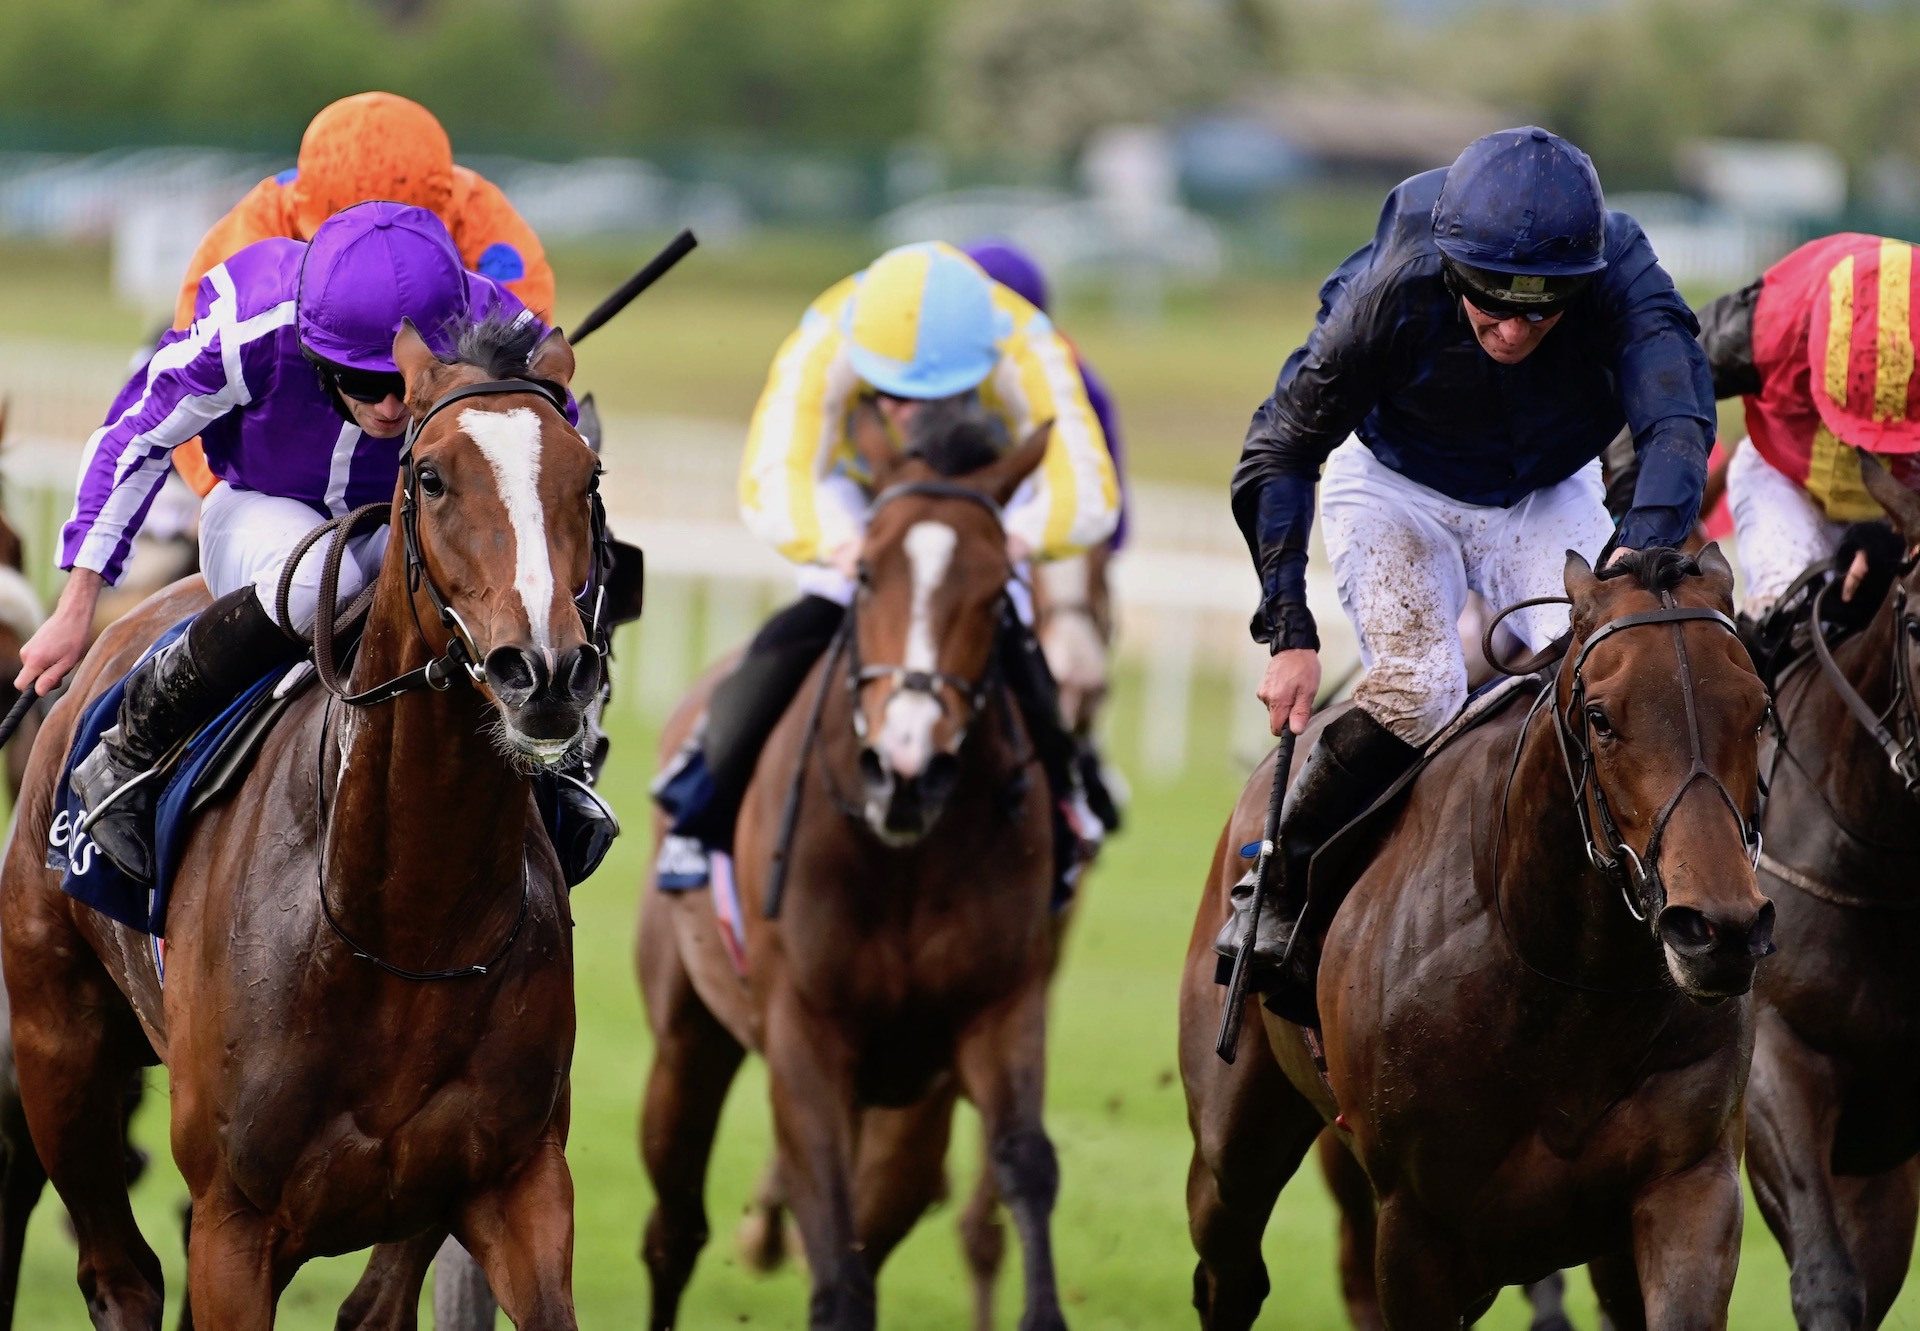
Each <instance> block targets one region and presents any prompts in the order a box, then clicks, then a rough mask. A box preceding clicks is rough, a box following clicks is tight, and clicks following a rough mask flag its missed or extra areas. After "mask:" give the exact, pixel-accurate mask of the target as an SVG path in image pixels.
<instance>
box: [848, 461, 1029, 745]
mask: <svg viewBox="0 0 1920 1331" xmlns="http://www.w3.org/2000/svg"><path fill="white" fill-rule="evenodd" d="M908 498H921V499H957V500H960V501H962V502H964V503H969V504H975V505H977V506H979V507H981V508H984V509H985V510H986V511H987V512H989V513H991V514H992V515H993V519H994V522H995V523H996V524H997V523H998V522H999V521H1000V519H1001V513H1000V505H999V504H997V503H995V502H994V501H993V499H992V498H991V497H989V496H987V495H984V494H982V493H981V492H980V491H978V490H973V489H969V488H968V487H967V486H964V485H956V484H954V483H953V482H951V481H909V482H906V483H904V484H901V485H894V486H889V487H888V488H887V489H885V490H882V491H881V492H880V493H879V494H878V495H876V496H875V497H874V500H873V504H872V506H871V507H870V508H869V509H868V516H869V519H871V517H872V515H873V514H876V513H878V512H879V511H880V510H881V509H882V508H884V507H886V506H887V505H888V504H890V503H893V502H894V501H895V500H897V499H908ZM1003 585H1004V584H1003ZM1006 599H1007V598H1006V593H1005V591H1004V590H1003V591H1002V592H1001V593H1000V596H999V598H998V602H997V604H998V605H999V606H1002V607H1004V604H1005V602H1006ZM859 613H860V597H859V595H857V594H856V595H855V596H854V598H853V600H852V601H850V602H849V603H848V605H847V618H846V623H845V624H844V625H843V627H842V630H841V631H842V633H843V634H844V635H845V648H844V650H845V654H846V657H847V673H846V684H847V694H848V700H849V702H850V703H851V704H852V712H853V734H854V738H855V739H857V740H859V741H860V743H861V745H862V746H864V745H865V744H866V742H867V715H866V711H865V709H864V708H862V707H861V706H860V695H861V692H862V691H863V690H864V689H865V688H866V687H867V685H869V684H878V683H883V682H884V683H890V684H892V685H893V695H892V696H895V697H897V696H899V695H900V694H902V693H918V694H921V695H923V696H925V697H928V698H931V699H932V700H933V705H934V706H935V707H937V708H939V710H940V714H941V716H943V717H945V716H947V715H948V714H949V712H950V710H951V709H950V708H949V706H948V702H947V695H948V694H949V693H951V694H953V695H954V696H955V697H957V698H959V699H960V700H961V701H962V702H963V703H965V705H966V708H967V714H966V720H965V723H964V724H963V725H961V726H960V728H959V730H958V732H957V733H956V735H955V737H954V742H953V747H954V749H956V750H957V749H959V747H960V745H961V744H962V743H964V742H965V740H966V737H967V730H968V728H969V727H970V726H971V725H972V724H973V722H974V721H975V720H977V719H978V718H979V717H980V715H981V714H982V713H983V712H985V711H986V707H987V699H988V697H989V695H991V693H992V692H993V685H994V682H995V678H996V676H995V665H996V663H997V662H998V661H999V653H998V652H997V651H994V652H989V653H988V654H987V665H986V667H985V669H983V670H982V671H981V672H980V676H979V678H977V679H966V678H963V677H962V676H959V675H955V674H952V673H950V672H948V671H945V670H937V669H936V670H913V669H909V668H908V667H906V666H904V665H894V664H888V663H863V662H862V661H861V659H860V630H859V625H858V619H859Z"/></svg>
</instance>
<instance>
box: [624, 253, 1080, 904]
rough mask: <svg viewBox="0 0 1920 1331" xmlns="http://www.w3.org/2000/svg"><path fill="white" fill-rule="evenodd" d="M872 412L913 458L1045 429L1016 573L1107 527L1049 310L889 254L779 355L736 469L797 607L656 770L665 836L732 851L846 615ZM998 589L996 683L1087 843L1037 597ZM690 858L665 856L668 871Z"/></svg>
mask: <svg viewBox="0 0 1920 1331" xmlns="http://www.w3.org/2000/svg"><path fill="white" fill-rule="evenodd" d="M867 401H871V402H872V403H873V404H874V406H875V407H876V408H877V410H878V411H879V412H880V414H881V416H882V417H883V418H884V419H885V421H886V423H887V425H888V426H889V427H890V428H891V429H892V430H893V431H894V432H895V433H896V434H897V435H898V436H900V437H901V438H903V439H904V440H905V442H906V445H907V448H908V450H909V451H911V449H912V447H913V441H914V440H915V439H916V438H918V437H921V436H923V435H925V434H928V433H930V432H944V431H947V430H950V429H953V428H955V427H959V428H966V427H967V426H968V425H969V424H971V425H972V426H974V427H976V428H981V429H985V430H989V431H991V432H992V433H993V434H995V435H999V436H1001V437H1003V438H1004V439H1005V440H1006V441H1007V445H1008V446H1010V445H1011V444H1012V443H1016V442H1018V441H1019V440H1020V439H1022V438H1025V437H1026V436H1027V435H1028V434H1029V433H1030V432H1031V431H1032V430H1033V429H1035V428H1036V427H1038V426H1039V425H1041V424H1043V423H1045V422H1047V421H1049V420H1050V421H1052V422H1053V433H1052V437H1051V441H1050V443H1049V446H1048V449H1047V453H1046V456H1045V458H1044V459H1043V461H1042V463H1041V465H1040V467H1039V468H1038V469H1037V470H1036V471H1035V472H1034V473H1033V476H1032V477H1031V478H1030V479H1029V480H1028V482H1027V483H1026V485H1025V486H1023V487H1022V489H1021V491H1020V492H1019V493H1018V494H1016V495H1015V496H1014V498H1013V501H1012V502H1011V503H1010V504H1008V506H1007V510H1006V518H1005V521H1006V528H1007V547H1008V552H1009V553H1010V554H1011V556H1012V558H1013V564H1014V567H1015V568H1016V569H1018V568H1022V567H1023V566H1024V565H1025V564H1026V563H1027V562H1028V561H1029V560H1031V559H1052V558H1056V557H1059V556H1063V555H1068V554H1073V553H1075V552H1077V551H1080V550H1083V549H1085V548H1087V547H1088V546H1090V545H1093V544H1095V543H1097V542H1099V541H1102V540H1104V539H1106V537H1107V536H1108V535H1109V534H1110V533H1111V532H1112V530H1113V525H1114V520H1115V515H1116V512H1117V509H1118V492H1117V487H1116V483H1115V479H1114V472H1113V467H1112V463H1111V461H1110V459H1109V458H1108V455H1107V448H1106V443H1105V440H1104V439H1103V438H1102V436H1101V432H1100V426H1099V423H1098V421H1097V420H1096V418H1095V416H1094V413H1093V410H1092V408H1091V407H1090V406H1089V405H1088V402H1087V397H1086V392H1085V389H1084V388H1083V386H1082V384H1081V380H1080V374H1079V370H1078V369H1077V367H1076V364H1075V361H1074V357H1073V353H1072V351H1071V350H1070V349H1069V348H1068V347H1067V346H1066V344H1065V342H1064V341H1063V340H1062V339H1061V338H1060V336H1059V334H1057V333H1056V332H1055V331H1054V329H1053V326H1052V324H1051V323H1050V322H1049V321H1048V319H1047V317H1046V316H1045V315H1044V314H1042V313H1040V312H1039V311H1038V310H1036V309H1035V308H1034V307H1033V306H1032V305H1030V304H1029V303H1028V302H1027V301H1025V300H1024V299H1022V298H1021V297H1020V296H1018V295H1016V294H1015V293H1014V292H1012V291H1010V290H1008V289H1007V288H1005V287H1002V286H999V285H997V284H995V283H994V282H992V281H990V280H989V279H988V278H987V277H986V275H985V274H984V273H983V272H982V271H981V270H980V269H979V267H977V266H976V265H975V264H974V263H973V262H972V261H971V260H969V259H968V258H967V257H966V256H965V255H963V254H961V253H960V252H959V251H958V250H956V249H953V248H952V247H950V246H947V245H943V244H919V245H907V246H903V247H901V248H899V249H895V250H890V251H888V252H887V253H886V254H883V255H881V256H880V258H878V259H877V260H875V261H874V263H873V264H872V266H870V267H868V268H866V269H865V270H863V271H862V272H859V273H855V274H854V275H853V276H851V277H848V278H845V279H843V280H842V281H840V282H839V283H837V284H836V285H834V286H833V287H832V288H830V289H829V290H828V291H827V292H826V293H825V294H824V295H822V296H821V297H820V298H819V299H818V300H816V301H814V303H813V304H812V306H811V307H809V308H808V310H807V313H806V315H805V317H804V318H803V319H802V320H801V323H800V327H799V328H798V329H797V330H795V332H794V333H793V334H792V335H791V336H789V337H788V339H787V341H786V343H785V344H784V345H783V346H782V347H781V348H780V351H779V353H778V354H777V355H776V356H775V358H774V363H773V369H772V372H771V374H770V376H769V378H768V381H767V386H766V389H765V391H763V392H762V393H761V395H760V402H759V405H758V406H757V407H756V408H755V409H754V413H753V421H752V424H751V426H750V428H749V432H748V438H747V451H746V459H745V461H744V463H743V465H742V468H741V474H740V503H741V510H742V513H743V515H744V517H745V519H746V523H747V525H748V527H749V528H751V529H752V530H753V531H754V533H755V534H757V535H759V536H760V537H762V538H763V539H765V540H766V541H768V542H769V543H771V544H772V545H773V546H774V547H775V548H777V549H778V550H779V551H780V553H781V554H783V555H785V556H786V557H787V558H788V559H791V560H793V561H794V562H795V563H796V564H799V565H801V570H800V588H801V592H802V595H801V597H800V599H799V600H798V601H796V602H795V603H794V604H792V605H790V606H788V607H787V608H786V609H784V610H782V611H780V612H779V613H778V614H776V615H775V616H774V617H773V619H772V620H770V621H769V622H768V623H767V624H766V626H765V627H763V628H762V629H761V630H760V632H759V633H758V634H757V635H756V636H755V637H754V639H753V641H752V642H751V643H750V644H749V645H748V647H747V650H746V654H745V655H744V657H743V658H742V659H741V661H740V664H739V665H738V666H737V667H736V668H735V669H734V671H733V673H732V674H731V675H729V676H728V677H727V678H726V679H725V680H723V681H722V682H721V683H720V684H719V686H718V687H717V688H716V689H715V690H714V694H713V699H712V702H711V704H710V705H709V707H708V714H707V718H706V721H705V723H704V725H703V727H702V728H701V730H700V732H699V733H697V734H696V735H695V737H694V738H693V740H692V741H691V742H690V744H689V745H688V747H687V749H686V750H684V751H683V752H682V753H681V754H680V755H679V756H678V757H677V758H676V759H675V761H674V762H673V763H672V764H670V766H669V768H668V770H667V771H666V772H664V773H663V774H662V775H661V778H660V781H659V782H658V783H657V785H656V788H655V793H656V797H657V798H658V799H659V801H660V803H661V805H662V807H663V808H665V809H666V810H667V812H668V813H669V814H670V815H672V817H673V832H674V834H675V835H676V837H690V838H693V839H695V840H696V841H698V842H699V843H701V844H702V845H704V846H706V847H711V848H715V849H723V850H724V849H728V848H730V847H731V846H732V842H733V825H734V820H735V817H736V816H737V814H738V811H739V808H740V803H741V801H742V799H743V798H744V797H745V795H746V789H747V785H748V782H749V781H750V780H751V778H752V776H753V770H754V766H755V763H756V762H757V761H758V758H759V755H760V750H761V747H762V746H763V745H764V744H765V742H766V739H767V737H768V736H769V735H770V734H771V733H772V731H773V728H774V726H775V725H776V724H777V723H778V722H779V719H780V717H781V715H782V714H783V713H784V712H785V711H786V708H787V706H788V704H789V703H791V702H792V701H793V698H794V695H795V693H796V692H797V691H798V690H799V688H800V685H801V684H802V683H803V682H804V681H805V679H806V676H807V674H808V672H809V671H811V670H812V668H813V666H814V663H815V662H816V661H818V660H819V658H820V656H821V654H822V653H824V652H825V651H826V649H827V647H828V645H829V644H830V643H831V642H832V640H833V636H834V634H835V632H836V631H837V630H838V629H839V627H840V624H841V621H842V620H843V619H844V617H845V607H846V605H847V604H848V602H849V601H851V599H852V597H853V592H854V585H855V584H854V577H855V572H856V568H857V565H858V562H859V554H860V547H861V540H862V532H863V531H864V529H865V526H866V514H867V504H868V501H869V498H870V496H869V493H868V490H867V487H866V480H865V477H864V476H863V475H862V474H861V470H860V465H859V463H858V461H857V456H856V454H855V453H854V451H853V447H852V443H851V435H850V428H849V423H850V417H851V414H852V412H853V411H854V410H855V409H857V408H859V407H860V406H861V405H862V404H863V403H865V402H867ZM1009 591H1010V592H1011V593H1012V600H1013V602H1014V604H1015V606H1016V607H1017V608H1018V612H1019V619H1020V621H1021V622H1018V623H1014V622H1010V623H1009V625H1008V627H1007V632H1006V635H1005V640H1004V641H1003V643H1002V646H1001V662H1002V667H1003V671H1004V677H1005V678H1006V680H1007V683H1008V685H1009V687H1010V688H1011V689H1012V691H1013V693H1014V696H1015V698H1016V699H1017V700H1018V702H1019V705H1020V708H1021V713H1022V715H1023V717H1024V718H1025V720H1026V723H1027V728H1028V730H1029V731H1030V732H1031V734H1032V736H1033V742H1034V747H1035V750H1036V751H1037V753H1038V755H1039V757H1040V760H1041V763H1042V765H1043V767H1044V768H1045V769H1046V774H1047V777H1048V780H1049V781H1050V782H1051V783H1052V790H1053V793H1054V795H1055V800H1056V804H1057V805H1058V806H1059V807H1060V808H1061V812H1062V816H1063V817H1064V818H1065V819H1066V820H1067V822H1068V824H1069V829H1070V831H1071V832H1072V833H1074V834H1077V835H1078V836H1079V837H1080V838H1084V839H1087V840H1092V839H1095V838H1097V836H1098V835H1099V828H1098V821H1097V820H1096V819H1094V818H1093V817H1092V815H1091V814H1090V813H1089V812H1088V811H1087V808H1086V801H1085V799H1084V798H1083V795H1082V792H1081V788H1080V784H1079V779H1078V777H1077V776H1076V774H1075V763H1074V758H1075V747H1074V741H1073V739H1072V737H1071V736H1069V735H1067V734H1066V733H1065V732H1064V731H1063V729H1062V727H1061V723H1060V716H1059V705H1058V702H1057V699H1056V698H1055V694H1054V686H1053V681H1052V678H1051V676H1050V675H1049V674H1048V672H1047V667H1046V662H1045V660H1044V659H1043V658H1042V656H1041V654H1040V651H1039V648H1038V646H1037V645H1036V644H1035V643H1034V640H1033V635H1032V633H1031V631H1030V629H1029V628H1028V627H1027V625H1026V623H1025V621H1026V620H1027V619H1028V618H1029V616H1030V610H1031V602H1030V601H1029V599H1028V597H1027V595H1026V588H1025V587H1024V586H1023V585H1021V584H1019V583H1015V584H1014V585H1012V586H1011V587H1010V588H1009ZM1062 839H1063V842H1064V843H1066V844H1068V845H1069V847H1070V849H1071V850H1072V851H1077V850H1078V846H1077V845H1073V844H1072V841H1071V839H1070V838H1069V837H1064V836H1063V838H1062ZM686 849H687V847H686V845H685V843H684V842H681V843H679V844H678V846H674V845H670V846H668V847H666V848H664V853H663V859H665V858H668V857H670V856H673V855H674V854H676V852H678V853H684V852H685V850H686ZM1069 858H1071V855H1069ZM1070 867H1071V866H1070V865H1068V866H1064V869H1068V870H1070ZM1063 871H1064V870H1063Z"/></svg>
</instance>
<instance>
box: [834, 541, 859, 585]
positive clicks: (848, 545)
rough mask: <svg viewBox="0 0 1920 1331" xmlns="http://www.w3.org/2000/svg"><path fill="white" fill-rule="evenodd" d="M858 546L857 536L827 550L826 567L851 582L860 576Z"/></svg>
mask: <svg viewBox="0 0 1920 1331" xmlns="http://www.w3.org/2000/svg"><path fill="white" fill-rule="evenodd" d="M860 546H861V541H860V539H859V538H858V537H855V538H854V539H853V540H851V541H842V542H840V544H838V545H836V546H834V547H833V549H832V550H830V551H828V552H827V567H828V568H830V569H832V570H833V571H834V572H835V573H838V574H839V575H840V576H841V577H843V578H845V579H846V580H847V581H848V582H852V581H853V580H854V579H855V578H858V577H859V576H860Z"/></svg>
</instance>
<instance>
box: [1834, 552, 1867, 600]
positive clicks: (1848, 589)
mask: <svg viewBox="0 0 1920 1331" xmlns="http://www.w3.org/2000/svg"><path fill="white" fill-rule="evenodd" d="M1866 577H1867V552H1866V551H1865V550H1855V551H1854V552H1853V562H1852V563H1851V564H1849V565H1847V576H1846V577H1845V578H1844V579H1843V580H1842V581H1841V583H1840V599H1841V600H1843V601H1851V600H1852V599H1853V594H1854V593H1855V592H1857V591H1859V590H1860V584H1861V583H1862V582H1864V581H1865V580H1866Z"/></svg>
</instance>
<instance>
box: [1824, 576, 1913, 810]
mask: <svg viewBox="0 0 1920 1331" xmlns="http://www.w3.org/2000/svg"><path fill="white" fill-rule="evenodd" d="M1911 571H1912V565H1911V564H1909V565H1908V566H1907V567H1905V568H1903V569H1901V571H1900V572H1901V576H1902V577H1904V576H1906V574H1907V573H1909V572H1911ZM1839 581H1840V579H1839V578H1833V579H1831V580H1829V581H1828V582H1827V584H1826V585H1825V586H1824V587H1822V588H1821V589H1820V590H1819V591H1818V592H1816V593H1814V596H1813V599H1812V600H1811V602H1809V604H1808V607H1807V620H1808V626H1809V627H1810V629H1811V630H1812V637H1813V654H1814V658H1815V659H1816V660H1818V661H1819V663H1820V672H1821V673H1822V674H1823V675H1825V676H1826V677H1827V682H1828V683H1829V684H1831V685H1832V686H1833V691H1834V692H1835V693H1837V694H1838V695H1839V696H1840V701H1841V702H1842V703H1844V704H1846V708H1847V710H1848V711H1849V712H1851V713H1852V714H1853V719H1854V720H1855V721H1857V722H1859V724H1860V728H1861V729H1862V730H1864V731H1866V732H1867V735H1868V736H1869V737H1870V738H1871V739H1872V740H1873V742H1874V744H1875V745H1877V746H1878V747H1879V749H1880V751H1881V752H1882V753H1884V754H1886V755H1887V762H1888V764H1889V765H1890V766H1891V767H1892V768H1893V774H1894V775H1895V776H1897V777H1899V778H1900V782H1901V784H1902V785H1904V786H1905V787H1906V789H1907V793H1908V794H1910V795H1912V794H1920V714H1916V711H1915V707H1914V699H1913V690H1912V685H1911V683H1910V682H1909V681H1910V671H1911V669H1912V665H1913V639H1914V637H1915V636H1916V634H1920V621H1916V620H1915V618H1914V616H1913V615H1912V614H1911V613H1910V612H1909V611H1908V609H1907V588H1906V585H1905V584H1904V583H1901V582H1896V583H1895V584H1894V590H1893V593H1892V594H1893V617H1894V624H1893V686H1892V687H1893V696H1892V698H1891V699H1889V701H1888V703H1887V708H1886V710H1885V711H1884V712H1876V711H1874V710H1873V708H1872V707H1871V706H1870V705H1869V704H1868V703H1867V700H1866V699H1864V698H1862V697H1861V696H1860V693H1859V690H1857V689H1855V688H1854V687H1853V684H1852V682H1851V681H1849V680H1848V679H1847V677H1846V674H1845V673H1844V672H1843V671H1842V670H1841V669H1840V666H1839V663H1838V662H1836V661H1835V660H1834V659H1833V649H1832V648H1831V647H1829V646H1827V638H1826V635H1825V634H1824V633H1822V632H1821V631H1820V621H1821V617H1822V612H1823V610H1824V609H1825V607H1826V603H1827V594H1828V593H1829V592H1831V591H1832V590H1833V589H1834V586H1835V585H1836V584H1837V583H1838V582H1839ZM1889 723H1891V726H1890V725H1889ZM1896 729H1897V730H1899V731H1900V732H1901V733H1900V734H1899V735H1896V734H1895V733H1894V731H1895V730H1896Z"/></svg>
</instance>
